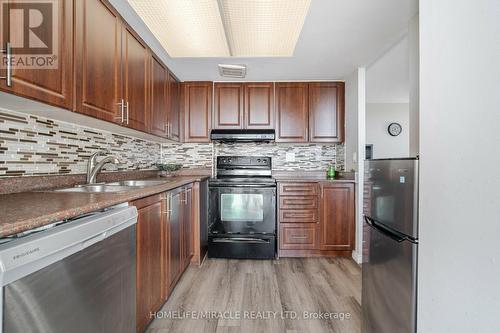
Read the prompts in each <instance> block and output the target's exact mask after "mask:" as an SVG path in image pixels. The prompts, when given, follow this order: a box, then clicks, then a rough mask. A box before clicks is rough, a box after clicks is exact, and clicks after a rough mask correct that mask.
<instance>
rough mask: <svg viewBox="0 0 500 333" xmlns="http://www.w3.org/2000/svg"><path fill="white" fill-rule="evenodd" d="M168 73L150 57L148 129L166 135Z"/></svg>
mask: <svg viewBox="0 0 500 333" xmlns="http://www.w3.org/2000/svg"><path fill="white" fill-rule="evenodd" d="M168 79H169V74H168V71H167V68H166V67H165V66H164V65H163V64H162V63H161V62H160V61H158V60H157V59H156V57H154V56H153V57H152V62H151V114H150V117H149V131H150V133H152V134H156V135H158V136H162V137H167V117H168V109H169V91H168V85H169V81H168Z"/></svg>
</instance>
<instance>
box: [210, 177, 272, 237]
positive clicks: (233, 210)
mask: <svg viewBox="0 0 500 333" xmlns="http://www.w3.org/2000/svg"><path fill="white" fill-rule="evenodd" d="M209 217H210V227H209V232H210V234H212V235H215V234H219V235H223V234H275V233H276V187H266V186H262V187H256V186H245V185H239V186H230V187H225V186H213V187H210V205H209Z"/></svg>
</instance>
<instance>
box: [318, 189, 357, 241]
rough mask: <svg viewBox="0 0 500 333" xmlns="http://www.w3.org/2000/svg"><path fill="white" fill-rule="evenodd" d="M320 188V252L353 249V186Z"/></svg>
mask: <svg viewBox="0 0 500 333" xmlns="http://www.w3.org/2000/svg"><path fill="white" fill-rule="evenodd" d="M321 186H322V187H321V193H322V194H321V217H320V226H321V232H320V234H321V237H320V238H321V239H320V240H321V244H320V248H321V250H341V251H347V250H352V249H354V184H349V183H336V184H322V185H321Z"/></svg>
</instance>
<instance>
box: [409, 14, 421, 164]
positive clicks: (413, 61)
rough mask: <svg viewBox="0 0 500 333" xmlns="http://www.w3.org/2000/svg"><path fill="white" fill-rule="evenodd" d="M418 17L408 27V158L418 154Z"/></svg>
mask: <svg viewBox="0 0 500 333" xmlns="http://www.w3.org/2000/svg"><path fill="white" fill-rule="evenodd" d="M419 52H420V51H419V16H418V14H417V15H415V17H413V18H412V19H411V21H410V24H409V25H408V58H409V62H408V66H409V68H408V74H409V76H408V82H409V102H410V156H412V157H413V156H418V154H419V132H420V130H419V109H420V107H419V72H420V68H419V58H420V57H419Z"/></svg>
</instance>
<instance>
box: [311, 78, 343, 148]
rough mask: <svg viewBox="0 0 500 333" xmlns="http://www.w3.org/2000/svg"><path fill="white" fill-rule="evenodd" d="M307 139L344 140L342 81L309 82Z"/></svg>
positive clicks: (316, 140)
mask: <svg viewBox="0 0 500 333" xmlns="http://www.w3.org/2000/svg"><path fill="white" fill-rule="evenodd" d="M309 141H311V142H342V141H344V83H343V82H321V83H310V84H309Z"/></svg>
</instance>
